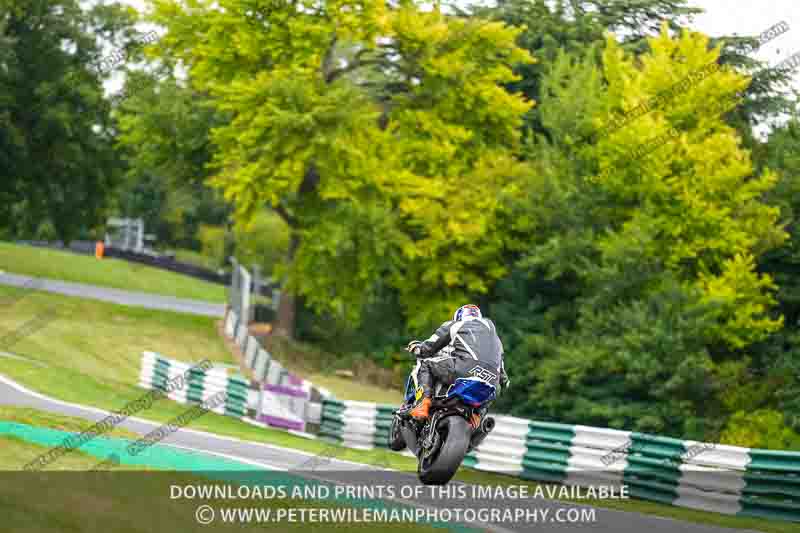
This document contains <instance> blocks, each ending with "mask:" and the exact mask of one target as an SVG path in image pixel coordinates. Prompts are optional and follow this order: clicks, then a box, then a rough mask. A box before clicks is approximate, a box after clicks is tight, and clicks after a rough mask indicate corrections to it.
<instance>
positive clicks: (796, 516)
mask: <svg viewBox="0 0 800 533" xmlns="http://www.w3.org/2000/svg"><path fill="white" fill-rule="evenodd" d="M240 322H241V323H240ZM225 334H226V335H227V336H228V337H229V338H231V339H233V340H234V342H235V343H236V344H237V345H238V346H239V347H240V349H241V350H242V352H243V354H244V363H245V365H246V366H247V367H248V368H249V369H250V370H251V371H252V373H253V381H252V382H251V383H250V389H251V390H250V406H251V409H250V411H249V415H248V417H249V418H251V419H252V420H255V421H258V422H261V423H264V424H267V425H270V426H274V427H279V428H284V429H287V430H296V431H303V432H308V433H312V434H314V435H315V436H316V437H317V438H321V439H325V440H329V441H333V442H336V443H339V444H341V445H343V446H346V447H351V448H357V449H371V448H374V447H382V448H385V447H387V446H388V438H389V429H390V427H391V421H392V412H393V410H394V409H395V406H390V405H380V404H374V403H369V402H354V401H340V400H337V399H335V398H334V397H333V396H332V395H331V394H330V393H329V392H328V391H326V390H325V389H322V388H318V387H314V386H313V385H312V384H311V383H309V382H308V381H306V380H303V379H301V378H299V377H297V376H294V375H293V374H291V373H290V372H288V371H287V370H286V369H285V368H284V367H283V366H282V365H281V364H280V363H278V362H277V361H275V360H274V359H273V358H272V357H271V355H270V354H269V352H268V351H267V350H265V349H264V348H263V347H262V346H261V345H260V343H259V342H258V340H257V339H256V338H254V337H253V336H251V335H249V334H248V330H247V325H246V323H245V322H244V321H240V320H239V319H238V316H237V314H236V313H235V312H234V311H229V313H228V315H227V317H226V321H225ZM142 365H143V368H142V376H143V377H142V380H143V386H158V383H161V382H163V381H164V380H166V379H169V378H170V377H172V376H174V375H178V374H179V373H180V372H182V371H185V370H186V369H187V368H188V367H189V365H187V364H185V363H177V362H174V361H169V360H164V359H163V358H160V357H158V356H155V355H154V354H151V355H147V354H145V357H143V359H142ZM215 372H217V373H216V374H215ZM198 374H202V379H201V376H200V375H198V376H197V377H195V376H194V375H193V377H192V379H190V387H189V389H188V390H187V392H186V393H185V394H186V398H187V399H191V400H193V401H197V398H202V397H205V396H210V395H212V394H214V392H216V390H218V389H214V390H212V389H211V388H210V387H213V386H216V387H220V386H223V385H221V383H222V382H223V381H224V378H222V373H221V372H219V371H217V370H216V369H211V370H210V371H207V372H205V373H198ZM151 375H156V376H158V377H157V378H146V376H151ZM208 376H216V377H208ZM148 379H149V381H147V380H148ZM228 379H229V380H231V379H233V380H235V381H236V382H237V383H239V384H244V383H246V382H245V381H244V380H243V379H242V378H236V377H228ZM159 380H160V381H159ZM206 382H208V383H209V385H206ZM193 383H195V384H194V385H193ZM211 383H213V384H214V385H211ZM239 386H242V385H239ZM190 391H202V392H194V393H192V394H193V396H192V397H191V398H189V394H190ZM183 394H184V393H183V392H182V391H176V392H174V393H173V395H174V396H175V399H177V400H178V401H181V397H182V395H183ZM204 395H205V396H204ZM226 411H228V407H227V406H226ZM226 414H227V413H226ZM495 420H496V425H495V428H494V430H493V431H492V432H491V433H490V434H489V436H488V437H487V438H486V439H485V440H484V441H483V443H482V444H481V445H480V446H479V447H478V448H477V449H476V450H474V451H472V452H470V453H469V454H468V456H467V457H466V459H465V460H464V466H466V467H471V468H474V469H477V470H482V471H486V472H494V473H499V474H505V475H510V476H515V477H518V478H522V479H526V480H532V481H540V482H550V483H560V484H564V485H579V486H605V487H608V486H621V485H625V486H627V490H628V494H629V495H630V496H631V497H634V498H640V499H645V500H651V501H657V502H661V503H665V504H669V505H674V506H678V507H686V508H691V509H699V510H704V511H712V512H718V513H723V514H732V515H740V516H750V517H759V518H769V519H780V520H789V521H800V452H785V451H771V450H758V449H750V448H741V447H736V446H728V445H722V444H713V443H702V442H696V441H683V440H679V439H673V438H668V437H660V436H655V435H647V434H643V433H637V432H630V431H621V430H614V429H605V428H596V427H589V426H580V425H566V424H557V423H550V422H539V421H534V420H527V419H523V418H516V417H511V416H503V415H497V416H495ZM403 453H404V454H406V455H409V452H408V451H405V452H403Z"/></svg>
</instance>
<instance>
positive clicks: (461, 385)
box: [447, 378, 495, 407]
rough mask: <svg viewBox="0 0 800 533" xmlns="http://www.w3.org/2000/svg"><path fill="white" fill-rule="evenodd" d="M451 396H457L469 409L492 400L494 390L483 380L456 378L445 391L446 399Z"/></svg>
mask: <svg viewBox="0 0 800 533" xmlns="http://www.w3.org/2000/svg"><path fill="white" fill-rule="evenodd" d="M451 396H458V397H459V398H460V399H461V400H462V401H463V402H464V403H465V404H467V405H469V406H471V407H480V406H481V405H483V404H484V403H486V402H488V401H490V400H494V398H495V388H494V386H493V385H491V384H489V383H487V382H485V381H483V380H479V379H468V378H458V379H457V380H456V382H455V383H453V386H452V387H451V388H450V390H449V391H447V397H448V398H449V397H451Z"/></svg>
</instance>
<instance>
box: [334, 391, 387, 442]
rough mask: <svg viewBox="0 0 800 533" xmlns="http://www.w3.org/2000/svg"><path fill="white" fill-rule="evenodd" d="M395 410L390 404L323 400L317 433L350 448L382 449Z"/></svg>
mask: <svg viewBox="0 0 800 533" xmlns="http://www.w3.org/2000/svg"><path fill="white" fill-rule="evenodd" d="M395 409H396V407H393V406H390V405H378V404H374V403H368V402H353V401H339V400H335V399H332V398H328V399H324V400H323V401H322V413H321V419H322V422H321V423H320V428H319V435H320V437H324V438H327V439H329V440H332V441H334V442H337V443H339V444H342V445H343V446H347V447H350V448H360V449H370V448H374V447H376V446H378V447H382V448H386V447H388V443H389V428H390V427H391V425H392V413H393V412H394V410H395Z"/></svg>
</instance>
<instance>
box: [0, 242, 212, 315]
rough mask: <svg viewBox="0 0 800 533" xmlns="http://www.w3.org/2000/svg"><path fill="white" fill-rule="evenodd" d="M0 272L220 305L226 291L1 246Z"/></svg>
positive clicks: (148, 270)
mask: <svg viewBox="0 0 800 533" xmlns="http://www.w3.org/2000/svg"><path fill="white" fill-rule="evenodd" d="M0 270H4V271H6V272H9V273H12V274H22V275H26V276H35V277H41V278H49V279H57V280H62V281H71V282H75V283H87V284H90V285H97V286H99V287H110V288H114V289H123V290H128V291H136V292H145V293H148V294H159V295H163V296H174V297H177V298H189V299H193V300H203V301H207V302H214V303H223V302H224V301H225V287H224V286H222V285H217V284H214V283H209V282H206V281H203V280H199V279H195V278H192V277H189V276H184V275H181V274H177V273H175V272H169V271H167V270H162V269H159V268H153V267H149V266H145V265H141V264H138V263H129V262H128V261H123V260H121V259H110V258H107V259H103V260H97V259H95V258H94V257H91V256H85V255H79V254H74V253H70V252H63V251H59V250H50V249H47V248H37V247H34V246H23V245H17V244H10V243H7V242H0Z"/></svg>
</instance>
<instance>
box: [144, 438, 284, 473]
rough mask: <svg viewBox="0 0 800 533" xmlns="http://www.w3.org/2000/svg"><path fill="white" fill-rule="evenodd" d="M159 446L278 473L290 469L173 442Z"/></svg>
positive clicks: (161, 443) (162, 443)
mask: <svg viewBox="0 0 800 533" xmlns="http://www.w3.org/2000/svg"><path fill="white" fill-rule="evenodd" d="M158 445H161V446H170V447H172V448H180V449H181V450H189V451H192V452H197V453H200V454H204V455H216V456H218V457H222V458H224V459H230V460H231V461H236V462H237V463H244V464H248V465H253V466H258V467H261V468H265V469H267V470H277V471H280V472H287V471H288V469H286V468H283V467H280V466H275V465H271V464H269V463H262V462H260V461H254V460H252V459H247V458H245V457H238V456H236V455H231V454H227V453H220V452H212V451H210V450H203V449H200V448H192V447H191V446H184V445H182V444H172V443H171V442H159V443H158Z"/></svg>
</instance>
